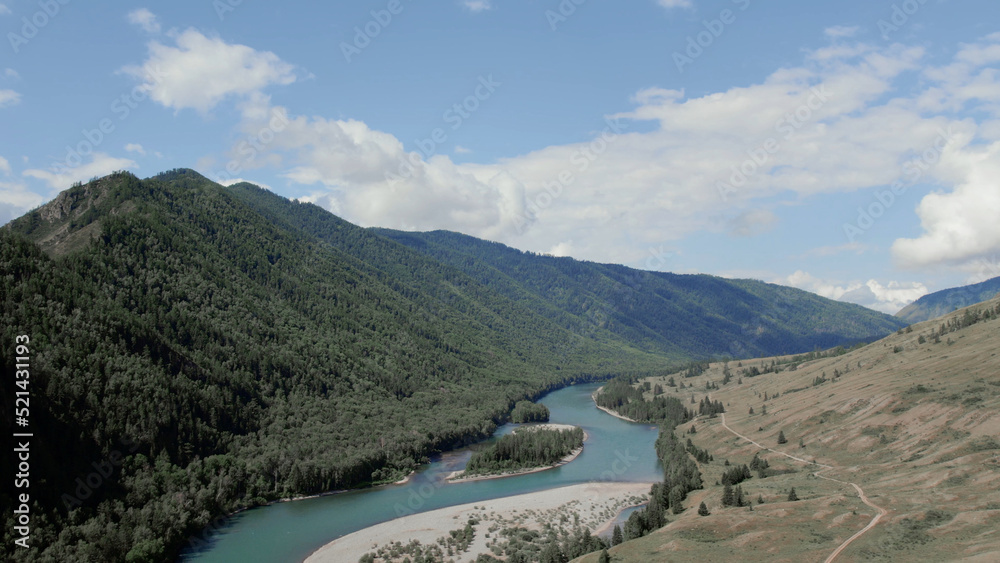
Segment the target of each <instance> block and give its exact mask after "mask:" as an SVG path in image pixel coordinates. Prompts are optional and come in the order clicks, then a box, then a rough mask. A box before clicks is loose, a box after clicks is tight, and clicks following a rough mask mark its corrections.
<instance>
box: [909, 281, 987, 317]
mask: <svg viewBox="0 0 1000 563" xmlns="http://www.w3.org/2000/svg"><path fill="white" fill-rule="evenodd" d="M998 293H1000V277H996V278H993V279H991V280H987V281H984V282H982V283H977V284H975V285H967V286H963V287H955V288H952V289H944V290H941V291H937V292H934V293H929V294H927V295H924V296H923V297H921V298H920V299H917V300H916V301H914V302H913V303H910V304H909V305H907V306H906V307H904V308H903V309H902V310H901V311H899V312H898V313H896V317H897V318H899V319H901V320H903V321H906V322H907V323H919V322H923V321H927V320H930V319H934V318H937V317H940V316H943V315H947V314H948V313H950V312H952V311H957V310H958V309H962V308H964V307H968V306H970V305H973V304H976V303H980V302H982V301H986V300H987V299H991V298H993V297H994V296H996V295H997V294H998Z"/></svg>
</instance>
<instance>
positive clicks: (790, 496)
mask: <svg viewBox="0 0 1000 563" xmlns="http://www.w3.org/2000/svg"><path fill="white" fill-rule="evenodd" d="M788 500H789V501H796V500H799V495H797V494H795V487H792V490H790V491H788Z"/></svg>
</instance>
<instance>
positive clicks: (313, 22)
mask: <svg viewBox="0 0 1000 563" xmlns="http://www.w3.org/2000/svg"><path fill="white" fill-rule="evenodd" d="M0 2H2V3H0V31H2V32H3V33H4V36H5V41H4V44H3V45H0V125H2V130H3V132H4V133H3V135H2V136H0V222H6V221H8V220H10V219H11V218H14V217H17V216H19V215H21V214H23V213H24V212H25V211H27V210H28V209H30V208H32V207H34V206H37V205H39V204H41V203H43V202H45V201H48V200H50V199H51V198H53V197H54V196H55V195H56V194H57V193H58V192H59V191H61V190H63V189H66V188H68V187H69V186H70V185H71V184H72V183H73V182H75V181H86V180H88V179H89V178H91V177H94V176H100V175H103V174H106V173H108V172H111V171H113V170H117V169H129V170H132V171H133V172H135V173H136V174H138V175H139V176H141V177H146V176H151V175H154V174H156V173H157V172H160V171H163V170H167V169H171V168H177V167H187V168H195V169H196V170H198V171H200V172H202V173H203V174H205V175H206V176H209V177H211V178H213V179H216V180H218V181H223V182H227V183H228V182H232V181H235V180H239V179H245V180H249V181H252V182H254V183H258V184H261V185H264V186H266V187H268V188H269V189H271V190H273V191H275V192H277V193H279V194H281V195H284V196H288V197H293V198H301V199H305V200H308V201H312V202H315V203H316V204H318V205H321V206H323V207H325V208H327V209H329V210H331V211H333V212H334V213H337V214H338V215H341V216H343V217H345V218H346V219H348V220H350V221H353V222H355V223H358V224H361V225H365V226H371V225H377V226H384V227H392V228H401V229H411V230H430V229H449V230H455V231H460V232H464V233H467V234H470V235H474V236H478V237H481V238H487V239H490V240H497V241H501V242H504V243H506V244H509V245H511V246H514V247H517V248H521V249H524V250H531V251H535V252H546V253H552V254H557V255H569V256H573V257H575V258H580V259H586V260H596V261H602V262H616V263H623V264H627V265H630V266H635V267H639V268H644V269H650V270H664V271H674V272H704V273H711V274H718V275H724V276H731V277H752V278H756V279H762V280H764V281H769V282H775V283H782V284H785V285H794V286H796V287H801V288H803V289H807V290H809V291H814V292H816V293H819V294H821V295H824V296H827V297H831V298H835V299H843V300H849V301H853V302H857V303H861V304H863V305H866V306H869V307H873V308H877V309H879V310H883V311H887V312H895V311H896V310H898V309H899V308H900V307H902V306H903V305H905V304H906V303H908V302H909V301H912V300H913V299H915V298H917V297H919V296H920V295H922V294H923V293H926V292H928V291H935V290H938V289H943V288H945V287H951V286H956V285H962V284H965V283H971V282H977V281H982V280H984V279H988V278H991V277H995V276H998V275H1000V222H998V221H997V220H996V218H997V216H998V215H1000V213H998V212H1000V184H998V182H1000V180H998V179H1000V119H998V117H1000V74H998V70H997V69H998V67H1000V17H998V16H1000V4H998V3H997V2H995V0H963V1H957V0H954V1H946V0H925V1H921V0H906V1H895V2H879V1H874V2H873V1H871V0H866V1H855V0H847V1H838V2H792V1H780V2H764V1H763V0H711V1H710V0H629V1H621V2H607V1H604V2H601V1H598V0H562V1H559V0H526V1H503V0H491V1H487V0H477V1H471V0H447V1H443V2H419V1H414V0H376V1H367V0H366V1H359V2H338V3H321V2H290V3H283V4H276V3H267V4H265V3H263V2H252V1H247V0H243V1H240V0H216V1H209V0H205V1H200V2H184V1H181V2H174V3H170V4H166V5H162V6H159V5H149V4H136V3H132V2H116V1H112V2H104V3H102V4H101V5H100V6H95V5H93V4H92V3H84V2H78V1H73V0H61V1H60V0H49V2H45V1H44V0H43V1H42V2H39V1H37V0H35V1H24V0H0Z"/></svg>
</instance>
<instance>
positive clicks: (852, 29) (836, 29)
mask: <svg viewBox="0 0 1000 563" xmlns="http://www.w3.org/2000/svg"><path fill="white" fill-rule="evenodd" d="M860 30H861V28H860V27H858V26H856V25H852V26H847V25H835V26H833V27H828V28H826V29H825V30H823V33H825V34H826V36H827V37H831V38H834V39H840V38H843V37H854V36H855V35H857V33H858V31H860Z"/></svg>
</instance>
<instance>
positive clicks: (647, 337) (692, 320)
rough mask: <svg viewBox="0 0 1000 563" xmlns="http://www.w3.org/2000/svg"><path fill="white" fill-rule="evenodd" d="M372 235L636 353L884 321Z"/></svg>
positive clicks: (754, 347) (788, 295)
mask: <svg viewBox="0 0 1000 563" xmlns="http://www.w3.org/2000/svg"><path fill="white" fill-rule="evenodd" d="M374 230H375V232H377V233H379V234H381V235H383V236H386V237H388V238H391V239H393V240H395V241H398V242H400V243H402V244H405V245H407V246H410V247H411V248H414V249H416V250H419V251H421V252H423V253H425V254H427V255H428V256H432V257H434V258H436V259H438V260H441V261H442V262H445V263H447V264H450V265H452V266H454V267H456V268H459V269H460V270H462V271H463V272H465V273H466V274H468V275H470V276H472V277H473V278H475V279H476V280H477V281H479V282H480V283H482V284H484V285H486V286H488V287H491V288H493V289H495V290H496V291H498V292H500V293H502V294H504V295H508V296H515V295H517V296H521V298H528V299H530V300H531V301H532V302H533V303H539V305H537V306H536V307H537V308H536V310H539V311H540V312H541V313H542V314H544V315H547V316H550V318H552V319H553V320H555V321H557V322H566V321H565V320H564V317H562V316H560V315H554V314H553V313H552V312H551V311H553V308H554V310H556V311H559V312H560V313H561V314H569V315H573V316H576V317H577V318H583V319H590V320H591V321H594V322H598V323H600V325H601V327H602V329H604V330H606V331H607V332H610V333H612V334H614V335H617V336H618V337H620V338H624V339H625V340H627V341H628V342H630V343H632V344H633V345H636V346H639V347H641V348H642V349H644V350H650V351H655V352H661V353H675V352H677V351H683V352H686V353H688V354H692V353H693V355H694V356H695V357H699V358H708V357H715V358H718V357H725V356H728V357H754V356H759V355H768V354H771V353H774V354H783V353H790V352H792V351H793V350H797V351H803V350H812V349H815V348H830V347H833V346H837V345H842V344H845V343H846V342H848V341H851V343H854V342H859V341H868V340H873V339H875V338H878V337H879V336H878V335H880V334H885V331H887V330H888V331H890V332H891V331H892V330H894V327H895V328H898V325H897V323H895V322H888V323H887V322H886V320H887V318H889V317H888V316H887V315H884V314H882V313H878V312H875V311H871V310H869V309H866V308H864V307H861V306H860V305H853V304H848V303H842V302H834V301H830V300H827V299H824V298H821V297H819V296H817V295H814V294H812V293H808V292H806V291H801V290H798V289H794V288H790V287H784V286H778V285H774V284H767V283H764V282H759V281H755V280H732V279H726V278H720V277H716V276H709V275H703V274H698V275H679V274H672V273H666V272H647V271H643V270H635V269H632V268H628V267H625V266H620V265H616V264H599V263H593V262H583V261H578V260H574V259H572V258H556V257H551V256H542V255H537V254H533V253H529V252H522V251H519V250H516V249H513V248H510V247H507V246H504V245H502V244H499V243H494V242H487V241H483V240H479V239H476V238H474V237H470V236H467V235H462V234H459V233H453V232H448V231H434V232H427V233H413V232H403V231H393V230H388V229H374Z"/></svg>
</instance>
